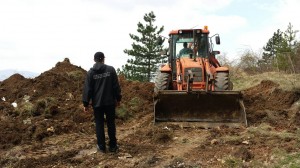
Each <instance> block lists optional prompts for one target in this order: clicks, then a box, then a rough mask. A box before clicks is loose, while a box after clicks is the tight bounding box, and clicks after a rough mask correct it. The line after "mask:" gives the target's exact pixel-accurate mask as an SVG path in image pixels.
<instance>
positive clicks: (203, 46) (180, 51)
mask: <svg viewBox="0 0 300 168" xmlns="http://www.w3.org/2000/svg"><path fill="white" fill-rule="evenodd" d="M173 46H174V53H176V57H177V58H180V57H190V56H192V55H193V52H194V51H195V52H196V53H195V54H196V56H197V57H207V54H208V39H207V34H196V37H195V41H194V39H193V34H182V35H181V34H180V35H176V36H175V39H174V43H173ZM195 46H196V47H195Z"/></svg>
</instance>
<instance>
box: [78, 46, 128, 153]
mask: <svg viewBox="0 0 300 168" xmlns="http://www.w3.org/2000/svg"><path fill="white" fill-rule="evenodd" d="M104 58H105V57H104V54H103V53H102V52H96V53H95V55H94V61H95V64H94V66H93V67H92V68H91V69H90V70H89V71H88V73H87V76H86V79H85V84H84V91H83V95H82V102H83V106H84V112H88V111H89V102H90V100H92V107H93V110H94V117H95V123H96V136H97V145H98V146H97V148H98V150H99V151H100V152H102V153H105V152H106V144H105V131H104V114H105V116H106V122H107V130H108V137H109V151H110V152H116V151H117V149H118V146H117V139H116V125H115V115H116V110H115V108H116V106H119V105H120V101H121V98H122V95H121V88H120V85H119V81H118V77H117V73H116V71H115V69H114V67H112V66H109V65H106V64H104Z"/></svg>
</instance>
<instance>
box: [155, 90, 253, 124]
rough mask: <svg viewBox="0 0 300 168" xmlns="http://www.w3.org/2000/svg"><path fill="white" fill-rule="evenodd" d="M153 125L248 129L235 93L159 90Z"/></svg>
mask: <svg viewBox="0 0 300 168" xmlns="http://www.w3.org/2000/svg"><path fill="white" fill-rule="evenodd" d="M154 118H155V122H161V121H163V122H166V121H176V122H177V121H180V122H202V123H205V125H206V127H215V126H220V125H244V126H247V120H246V112H245V107H244V104H243V101H242V96H241V93H240V92H238V91H213V92H205V91H192V92H190V93H187V92H186V91H160V92H159V93H158V95H157V97H155V99H154Z"/></svg>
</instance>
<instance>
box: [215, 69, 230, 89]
mask: <svg viewBox="0 0 300 168" xmlns="http://www.w3.org/2000/svg"><path fill="white" fill-rule="evenodd" d="M232 88H233V86H232V82H230V81H229V73H228V72H217V74H216V78H215V91H224V90H232Z"/></svg>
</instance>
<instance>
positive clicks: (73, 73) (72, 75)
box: [67, 70, 84, 81]
mask: <svg viewBox="0 0 300 168" xmlns="http://www.w3.org/2000/svg"><path fill="white" fill-rule="evenodd" d="M67 74H68V76H69V77H70V78H71V79H74V80H77V81H78V80H82V78H83V77H84V74H83V72H82V71H79V70H76V71H71V72H67Z"/></svg>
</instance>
